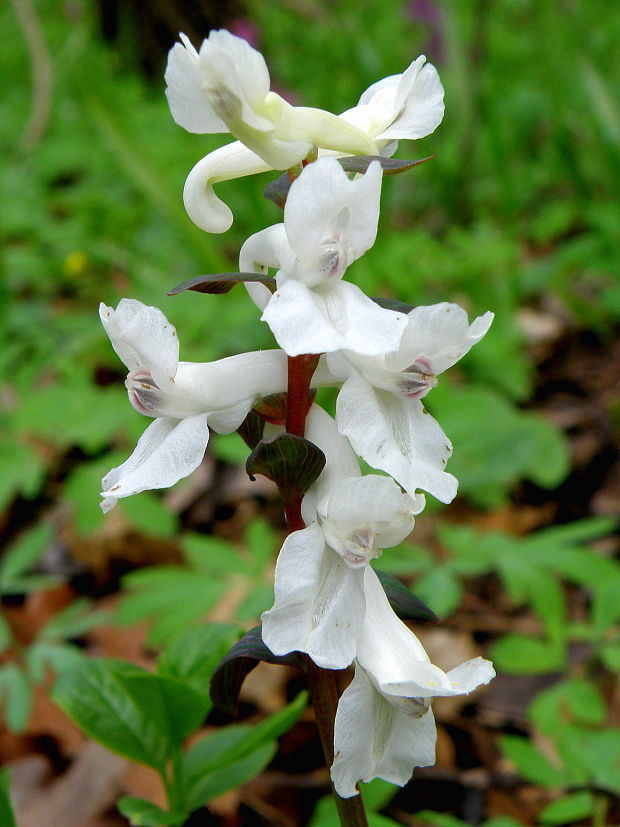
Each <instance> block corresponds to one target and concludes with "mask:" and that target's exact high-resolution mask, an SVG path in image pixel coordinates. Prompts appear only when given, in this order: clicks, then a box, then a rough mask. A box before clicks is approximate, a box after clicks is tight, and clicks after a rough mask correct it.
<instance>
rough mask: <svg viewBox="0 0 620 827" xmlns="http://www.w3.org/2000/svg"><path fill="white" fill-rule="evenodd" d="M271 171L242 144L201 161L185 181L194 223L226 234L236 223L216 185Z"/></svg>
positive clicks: (190, 214)
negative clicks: (219, 196)
mask: <svg viewBox="0 0 620 827" xmlns="http://www.w3.org/2000/svg"><path fill="white" fill-rule="evenodd" d="M269 169H272V167H270V166H269V164H267V163H265V161H263V160H262V158H259V157H258V155H256V154H255V153H254V152H252V151H251V150H250V149H248V148H247V147H246V146H244V145H243V144H242V143H241V142H240V141H233V142H232V143H230V144H226V145H225V146H221V147H220V148H219V149H216V150H214V151H213V152H210V153H209V154H208V155H206V156H205V157H204V158H202V160H200V161H198V163H197V164H196V166H195V167H194V168H193V169H192V170H191V172H190V173H189V175H188V176H187V180H186V181H185V187H184V189H183V203H184V204H185V209H186V210H187V214H188V215H189V217H190V218H191V220H192V221H193V222H194V224H196V225H197V226H198V227H200V229H201V230H205V232H207V233H224V232H226V230H228V229H229V227H230V226H231V224H232V222H233V214H232V212H231V210H230V208H229V207H228V206H227V205H226V204H225V203H224V202H223V201H222V200H221V199H220V198H218V197H217V195H216V194H215V192H214V191H213V185H214V184H217V183H218V181H229V180H232V179H233V178H241V177H242V176H245V175H254V174H255V173H258V172H266V171H267V170H269Z"/></svg>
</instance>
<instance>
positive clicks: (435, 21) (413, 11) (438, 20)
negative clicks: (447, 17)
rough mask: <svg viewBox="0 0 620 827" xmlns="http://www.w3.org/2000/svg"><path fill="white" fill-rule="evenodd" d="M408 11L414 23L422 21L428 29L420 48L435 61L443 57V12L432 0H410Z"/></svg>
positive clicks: (441, 60)
mask: <svg viewBox="0 0 620 827" xmlns="http://www.w3.org/2000/svg"><path fill="white" fill-rule="evenodd" d="M408 11H409V14H410V15H411V17H412V18H413V19H414V20H415V21H416V23H422V24H424V25H425V26H426V28H427V29H428V38H427V39H426V40H425V41H424V43H423V44H422V46H421V49H422V51H423V52H425V53H426V54H428V55H430V56H431V58H432V59H433V60H435V61H437V63H442V62H443V58H444V48H443V28H444V26H443V12H442V10H441V7H440V6H439V4H438V3H435V2H433V0H410V2H409V4H408Z"/></svg>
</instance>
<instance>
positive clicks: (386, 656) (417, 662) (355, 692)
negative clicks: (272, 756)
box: [331, 568, 495, 798]
mask: <svg viewBox="0 0 620 827" xmlns="http://www.w3.org/2000/svg"><path fill="white" fill-rule="evenodd" d="M364 596H365V599H366V613H365V616H364V624H363V629H362V633H361V635H360V636H359V638H358V642H357V663H356V668H355V677H354V679H353V681H352V683H351V684H350V685H349V687H348V688H347V689H346V690H345V692H344V693H343V694H342V697H341V698H340V701H339V703H338V711H337V713H336V720H335V732H334V755H335V758H334V763H333V765H332V768H331V776H332V780H333V782H334V786H335V788H336V791H337V793H338V795H340V796H342V797H343V798H349V797H351V796H353V795H356V794H357V792H358V790H357V789H356V784H357V782H358V781H364V782H368V781H371V780H372V779H373V778H377V777H380V778H384V779H385V780H386V781H391V782H392V783H393V784H400V785H401V786H402V785H404V784H406V783H407V781H408V780H409V778H410V777H411V774H412V772H413V769H414V767H425V766H429V765H431V764H433V763H434V762H435V741H436V737H437V736H436V729H435V722H434V719H433V713H432V711H431V702H432V699H433V698H436V697H445V696H449V695H466V694H468V693H469V692H472V691H473V690H474V689H475V688H476V687H478V686H480V685H481V684H485V683H488V682H489V681H490V680H491V678H493V676H494V675H495V670H494V669H493V665H492V664H491V662H490V661H488V660H484V659H483V658H474V659H473V660H469V661H466V662H465V663H462V664H461V665H460V666H457V667H456V668H455V669H451V670H450V671H449V672H444V671H443V670H442V669H439V667H437V666H434V665H433V664H432V663H431V662H430V659H429V657H428V655H427V654H426V652H425V650H424V647H423V646H422V644H421V643H420V641H419V640H418V639H417V637H416V636H415V635H414V634H413V632H411V631H410V630H409V629H408V628H407V626H406V625H405V624H404V623H403V622H402V621H401V620H399V619H398V618H397V617H396V615H395V614H394V612H393V611H392V608H391V606H390V604H389V602H388V600H387V598H386V596H385V592H384V591H383V588H382V586H381V583H380V582H379V579H378V578H377V576H376V574H375V573H374V571H372V569H370V568H367V569H366V571H365V577H364Z"/></svg>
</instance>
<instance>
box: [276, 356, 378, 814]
mask: <svg viewBox="0 0 620 827" xmlns="http://www.w3.org/2000/svg"><path fill="white" fill-rule="evenodd" d="M318 360H319V356H318V355H317V354H302V355H301V356H289V357H288V397H287V409H286V430H287V432H288V433H289V434H293V435H295V436H304V433H305V427H306V416H307V414H308V410H309V408H310V405H311V403H312V400H311V398H310V380H311V379H312V374H313V373H314V371H315V369H316V365H317V362H318ZM284 507H285V511H286V521H287V527H288V530H289V531H299V530H300V529H302V528H305V524H304V521H303V517H302V515H301V498H300V497H294V498H288V499H287V498H284ZM306 664H307V680H308V689H309V690H310V699H311V701H312V706H313V708H314V714H315V718H316V725H317V729H318V731H319V737H320V739H321V745H322V747H323V754H324V755H325V762H326V764H327V766H328V767H331V765H332V762H333V760H334V718H335V717H336V709H337V707H338V683H337V677H336V672H335V671H333V670H331V669H321V668H320V667H319V666H317V665H316V664H315V663H314V661H313V660H312V659H311V658H309V657H307V658H306ZM331 786H332V793H333V795H334V798H335V801H336V807H337V809H338V816H339V818H340V824H341V825H342V827H368V821H367V819H366V813H365V811H364V802H363V801H362V797H361V795H356V796H353V797H352V798H340V796H339V795H338V794H337V792H336V791H335V789H334V787H333V784H332V785H331Z"/></svg>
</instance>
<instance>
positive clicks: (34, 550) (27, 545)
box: [0, 523, 52, 594]
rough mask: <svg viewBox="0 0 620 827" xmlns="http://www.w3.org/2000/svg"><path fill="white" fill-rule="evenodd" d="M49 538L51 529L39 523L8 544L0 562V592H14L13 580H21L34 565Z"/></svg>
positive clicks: (50, 537)
mask: <svg viewBox="0 0 620 827" xmlns="http://www.w3.org/2000/svg"><path fill="white" fill-rule="evenodd" d="M51 539H52V530H51V529H50V528H49V526H47V525H45V523H40V524H39V525H38V526H36V527H35V528H33V529H31V530H30V531H28V532H26V533H25V534H22V535H21V537H20V538H19V539H18V540H17V541H16V542H15V543H13V544H12V545H11V546H9V548H8V550H7V551H6V552H5V555H4V557H3V559H2V562H1V563H0V593H2V594H8V593H11V594H14V593H15V581H18V580H19V581H20V582H23V577H24V575H25V574H26V573H27V572H28V571H29V570H30V569H31V568H32V567H33V566H34V565H36V563H37V562H38V560H39V558H40V556H41V554H42V553H43V550H44V549H45V547H46V546H47V545H48V544H49V542H50V541H51Z"/></svg>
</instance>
